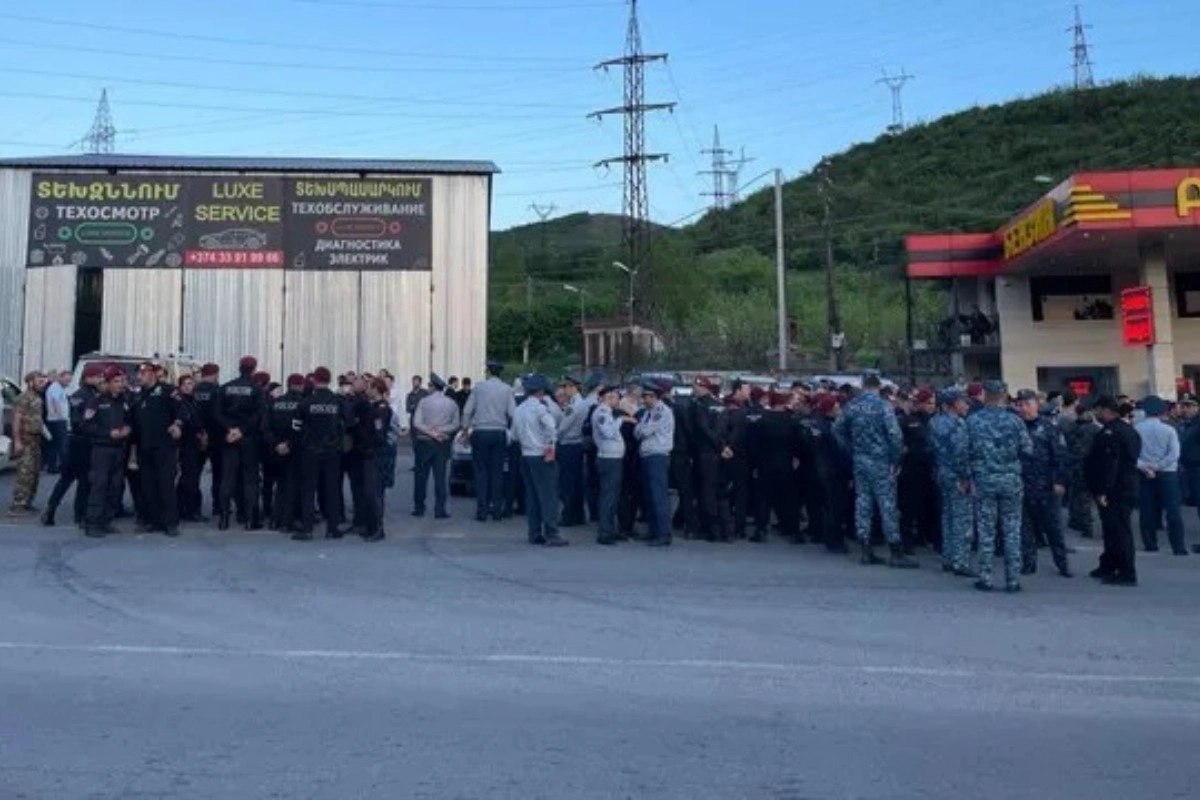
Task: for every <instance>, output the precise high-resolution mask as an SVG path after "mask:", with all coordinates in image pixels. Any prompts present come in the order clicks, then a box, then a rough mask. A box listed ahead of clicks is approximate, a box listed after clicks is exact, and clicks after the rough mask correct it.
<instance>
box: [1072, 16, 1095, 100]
mask: <svg viewBox="0 0 1200 800" xmlns="http://www.w3.org/2000/svg"><path fill="white" fill-rule="evenodd" d="M1091 27H1092V26H1091V25H1084V24H1083V12H1082V11H1080V9H1079V4H1078V3H1076V4H1075V24H1074V25H1072V26H1071V27H1070V28H1067V32H1068V33H1071V34H1073V35H1074V37H1075V43H1074V44H1073V45H1072V46H1071V53H1072V54H1073V55H1074V56H1075V93H1076V94H1080V93H1081V92H1084V91H1086V90H1088V89H1095V88H1096V81H1095V79H1094V78H1093V77H1092V57H1091V48H1090V47H1089V46H1088V41H1087V31H1088V29H1089V28H1091Z"/></svg>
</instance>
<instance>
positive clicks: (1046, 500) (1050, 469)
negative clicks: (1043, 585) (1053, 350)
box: [1021, 415, 1067, 575]
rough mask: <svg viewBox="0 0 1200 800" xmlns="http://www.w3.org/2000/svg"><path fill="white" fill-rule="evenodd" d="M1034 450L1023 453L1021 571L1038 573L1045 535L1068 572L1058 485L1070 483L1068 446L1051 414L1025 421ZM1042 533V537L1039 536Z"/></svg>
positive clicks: (1062, 568) (1060, 566)
mask: <svg viewBox="0 0 1200 800" xmlns="http://www.w3.org/2000/svg"><path fill="white" fill-rule="evenodd" d="M1022 422H1023V424H1024V425H1025V430H1026V431H1027V432H1028V434H1029V440H1030V442H1031V445H1032V449H1031V450H1030V452H1029V453H1027V454H1022V455H1021V478H1022V481H1023V483H1024V495H1025V498H1024V502H1023V504H1022V511H1023V513H1022V517H1021V572H1022V573H1023V574H1026V575H1029V574H1032V573H1034V572H1037V549H1038V540H1039V539H1040V538H1044V539H1045V540H1046V542H1047V543H1048V544H1049V545H1050V552H1051V554H1052V555H1053V556H1054V566H1056V567H1058V570H1059V572H1066V571H1067V547H1066V543H1065V542H1064V541H1063V531H1062V510H1061V508H1062V501H1061V500H1060V499H1059V497H1058V495H1056V494H1055V493H1054V487H1055V486H1056V485H1057V486H1063V487H1065V486H1066V484H1067V457H1066V446H1065V445H1064V443H1063V438H1062V430H1061V429H1060V428H1059V427H1058V425H1056V424H1054V423H1053V422H1052V421H1050V420H1049V419H1048V418H1047V417H1045V416H1043V415H1039V416H1038V417H1037V419H1034V420H1033V421H1025V420H1022ZM1039 534H1040V536H1039Z"/></svg>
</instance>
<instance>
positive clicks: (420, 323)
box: [359, 272, 433, 383]
mask: <svg viewBox="0 0 1200 800" xmlns="http://www.w3.org/2000/svg"><path fill="white" fill-rule="evenodd" d="M430 283H431V280H430V273H428V272H364V273H363V298H362V320H363V325H362V328H363V336H362V357H361V359H360V361H361V363H360V364H359V367H360V369H365V370H372V371H373V370H378V369H380V368H381V367H383V368H387V369H388V370H389V371H390V372H391V373H392V374H393V375H395V376H396V377H397V378H399V379H401V380H405V379H406V378H407V377H408V376H409V375H414V374H422V375H423V374H425V373H427V372H428V371H429V369H430V360H429V358H430V353H429V336H430V321H431V320H432V318H433V303H432V302H431V300H430V295H429V286H430ZM405 382H406V383H407V381H406V380H405Z"/></svg>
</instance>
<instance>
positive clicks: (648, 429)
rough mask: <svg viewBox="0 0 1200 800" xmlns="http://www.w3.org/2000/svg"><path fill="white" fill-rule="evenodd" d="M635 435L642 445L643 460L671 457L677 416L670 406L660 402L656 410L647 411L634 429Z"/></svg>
mask: <svg viewBox="0 0 1200 800" xmlns="http://www.w3.org/2000/svg"><path fill="white" fill-rule="evenodd" d="M633 435H634V437H635V438H637V440H638V441H640V442H641V443H642V444H641V448H640V449H639V451H638V452H639V454H640V455H641V457H642V458H645V457H646V456H666V455H670V454H671V448H672V447H673V446H674V444H675V414H674V413H673V412H672V411H671V408H670V406H668V405H667V404H666V403H663V402H659V403H658V404H656V405H655V406H654V408H650V409H647V410H646V414H645V416H643V417H642V418H641V420H639V421H638V424H637V427H636V428H634V429H633Z"/></svg>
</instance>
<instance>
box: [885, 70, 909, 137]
mask: <svg viewBox="0 0 1200 800" xmlns="http://www.w3.org/2000/svg"><path fill="white" fill-rule="evenodd" d="M916 77H917V76H916V75H909V74H908V73H907V72H905V71H904V68H903V67H902V68H901V69H900V74H899V75H888V72H887V70H886V69H885V70H884V71H883V77H882V78H880V79H879V80H877V81H875V83H882V84H884V85H885V86H887V87H888V89H890V90H891V92H892V124H891V125H889V126H888V129H887V130H888V133H900V132H901V131H903V130H904V102H903V100H902V99H901V97H900V92H901V91H903V89H904V84H906V83H908V82H909V81H911V80H913V79H914V78H916Z"/></svg>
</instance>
